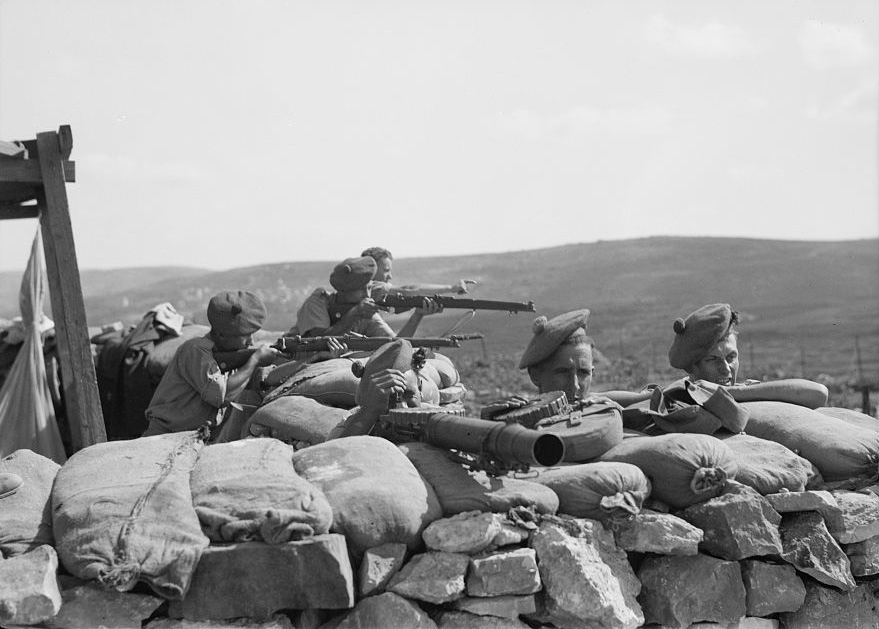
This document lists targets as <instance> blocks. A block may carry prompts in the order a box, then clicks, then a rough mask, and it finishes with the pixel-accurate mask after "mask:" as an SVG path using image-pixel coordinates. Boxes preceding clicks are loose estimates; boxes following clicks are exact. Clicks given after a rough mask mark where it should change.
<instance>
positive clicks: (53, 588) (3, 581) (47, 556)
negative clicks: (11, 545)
mask: <svg viewBox="0 0 879 629" xmlns="http://www.w3.org/2000/svg"><path fill="white" fill-rule="evenodd" d="M57 570H58V555H57V554H55V549H54V548H52V547H51V546H47V545H43V546H37V547H36V548H35V549H33V550H31V551H28V552H26V553H24V554H21V555H16V556H15V557H10V558H8V559H4V560H2V561H0V626H3V627H7V626H10V625H35V624H37V623H40V622H42V621H44V620H48V619H49V618H51V617H52V616H54V615H55V614H57V613H58V611H59V610H60V609H61V592H60V591H59V590H58V581H57V580H56V578H55V573H56V572H57Z"/></svg>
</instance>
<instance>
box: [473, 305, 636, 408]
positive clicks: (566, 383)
mask: <svg viewBox="0 0 879 629" xmlns="http://www.w3.org/2000/svg"><path fill="white" fill-rule="evenodd" d="M588 319H589V310H587V309H585V308H584V309H582V310H574V311H572V312H566V313H564V314H560V315H558V316H557V317H553V318H552V319H547V318H546V317H538V318H537V319H535V320H534V324H533V325H532V333H533V336H532V337H531V340H530V342H529V343H528V346H527V347H526V348H525V351H524V352H523V353H522V358H521V360H520V361H519V369H527V370H528V377H529V378H531V382H532V383H534V386H536V387H537V389H538V391H539V392H540V393H548V392H550V391H563V392H564V393H565V396H566V397H567V400H568V402H569V403H571V404H572V405H574V406H578V405H587V404H590V403H594V402H599V401H600V402H615V403H618V404H620V405H622V406H625V405H628V404H631V403H633V402H636V401H640V400H642V399H648V398H649V397H650V394H649V393H644V394H640V393H630V392H628V391H607V392H602V393H600V394H598V395H596V394H591V393H590V390H591V387H592V375H593V373H594V371H595V367H594V365H593V349H594V347H595V344H594V342H593V341H592V337H590V336H588V335H587V334H586V323H587V321H588ZM528 402H529V400H527V399H525V398H523V397H521V396H513V397H511V398H508V399H506V400H500V401H498V402H493V403H492V404H488V405H486V406H485V407H483V409H482V411H481V415H482V417H483V418H486V419H489V418H491V417H494V416H495V415H498V414H500V413H503V412H505V411H508V410H512V409H515V408H519V407H521V406H524V405H525V404H527V403H528Z"/></svg>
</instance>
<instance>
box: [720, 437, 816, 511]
mask: <svg viewBox="0 0 879 629" xmlns="http://www.w3.org/2000/svg"><path fill="white" fill-rule="evenodd" d="M715 436H716V437H718V438H719V439H721V440H723V443H724V444H726V445H727V446H728V447H729V449H730V450H732V453H733V457H734V458H735V461H736V465H737V466H738V472H736V481H738V482H739V483H741V484H743V485H747V486H748V487H751V488H752V489H756V490H757V491H758V492H759V493H760V494H762V495H764V496H765V495H767V494H775V493H778V492H780V491H785V490H787V491H805V490H806V489H811V488H813V487H817V486H818V485H820V483H821V482H822V478H821V473H820V472H818V470H817V468H816V467H815V466H814V465H812V464H811V463H810V462H809V461H807V460H806V459H804V458H803V457H801V456H798V455H797V454H796V453H794V452H792V451H791V450H790V449H789V448H786V447H785V446H783V445H781V444H780V443H775V442H774V441H768V440H766V439H760V438H759V437H754V436H752V435H744V434H736V435H734V434H731V433H729V432H723V431H722V432H719V433H717V435H715Z"/></svg>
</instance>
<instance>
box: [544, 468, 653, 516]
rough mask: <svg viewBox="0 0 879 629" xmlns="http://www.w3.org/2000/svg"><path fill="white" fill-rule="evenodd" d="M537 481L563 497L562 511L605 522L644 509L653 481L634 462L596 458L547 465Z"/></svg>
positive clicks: (560, 501) (633, 514)
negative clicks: (589, 460)
mask: <svg viewBox="0 0 879 629" xmlns="http://www.w3.org/2000/svg"><path fill="white" fill-rule="evenodd" d="M534 481H535V482H537V483H540V484H541V485H545V486H546V487H549V488H550V489H552V490H553V491H554V492H555V494H556V495H557V496H558V497H559V512H560V513H566V514H568V515H572V516H575V517H578V518H590V519H592V520H599V521H600V522H603V523H611V522H614V521H617V520H619V519H626V518H630V517H632V516H635V515H637V514H638V513H640V512H641V506H642V505H643V504H644V500H646V499H647V497H648V496H649V495H650V481H649V480H647V477H646V476H645V475H644V472H642V471H641V469H640V468H639V467H637V466H635V465H632V464H630V463H616V462H596V463H579V464H575V465H565V466H562V467H552V468H543V469H540V470H538V471H537V477H536V478H535V479H534Z"/></svg>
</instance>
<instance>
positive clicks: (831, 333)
mask: <svg viewBox="0 0 879 629" xmlns="http://www.w3.org/2000/svg"><path fill="white" fill-rule="evenodd" d="M394 266H395V269H394V270H395V282H396V283H398V284H406V283H412V282H417V281H420V282H431V283H440V282H446V283H447V282H451V281H455V280H457V279H460V278H472V279H475V280H477V281H478V282H479V284H478V286H476V287H475V288H474V289H473V290H472V296H474V297H479V298H484V299H504V300H515V301H528V300H533V301H534V302H535V304H536V305H537V309H538V313H540V314H546V315H548V316H552V315H555V314H558V313H560V312H564V311H567V310H571V309H574V308H582V307H588V308H590V309H591V310H592V316H591V319H590V333H591V334H592V335H593V337H594V338H595V340H596V344H597V345H598V347H599V348H600V349H601V350H602V351H603V352H604V354H605V355H607V356H608V357H609V358H611V359H620V358H623V359H631V360H634V361H639V362H641V363H644V364H646V365H647V368H648V373H662V372H663V371H664V370H665V369H664V366H665V365H666V361H665V353H666V351H667V349H668V345H669V344H670V343H671V338H672V331H671V325H672V322H673V321H674V319H675V318H676V317H683V316H685V315H686V314H687V313H688V312H690V311H692V310H693V309H695V308H696V307H698V306H700V305H702V304H705V303H712V302H720V301H722V302H729V303H731V304H733V307H734V308H737V309H738V310H739V311H740V314H741V315H742V319H743V324H742V325H741V336H740V350H741V352H742V362H743V365H744V368H745V371H746V372H748V373H749V374H753V375H757V372H758V371H759V372H760V373H761V374H767V373H771V372H773V370H775V371H778V372H783V373H785V374H786V375H799V373H801V372H802V373H805V375H806V376H807V377H815V376H816V375H817V374H820V373H827V374H831V375H834V376H840V375H845V374H852V375H853V377H857V376H858V375H859V374H858V360H857V358H858V351H859V352H860V367H861V373H862V374H863V375H864V377H866V378H870V379H873V380H876V379H877V377H879V240H875V239H873V240H858V241H847V242H792V241H781V240H758V239H738V238H679V237H651V238H642V239H635V240H624V241H599V242H595V243H585V244H571V245H565V246H560V247H553V248H547V249H535V250H527V251H513V252H508V253H500V254H482V255H470V256H455V257H431V258H408V259H407V258H401V259H398V260H396V261H395V265H394ZM331 267H332V265H331V264H330V263H326V262H290V263H283V264H269V265H261V266H254V267H243V268H233V269H230V270H227V271H220V272H211V271H205V270H202V269H194V268H166V267H162V268H150V269H120V270H111V271H84V272H83V273H82V283H83V292H84V296H85V302H86V310H87V314H88V319H89V324H90V325H100V324H102V323H108V322H112V321H115V320H122V321H123V322H125V323H134V322H136V321H137V320H139V319H140V318H141V317H142V316H143V314H144V313H145V312H147V311H148V310H149V309H150V308H151V307H152V306H154V305H155V304H157V303H161V302H163V301H170V302H171V303H172V304H174V306H175V307H176V308H177V310H178V311H180V312H181V313H183V314H184V315H185V316H186V317H187V318H188V319H189V320H191V321H193V322H197V323H205V322H206V320H205V316H204V309H205V306H206V304H207V301H208V299H209V298H210V296H211V295H212V294H213V293H215V292H216V291H218V290H222V289H229V288H243V289H248V290H252V291H254V292H257V293H258V294H260V295H261V296H262V297H263V299H264V300H265V301H266V304H267V307H268V310H269V318H268V321H267V325H266V328H267V329H274V330H286V329H288V328H289V327H290V326H292V325H293V323H294V322H295V318H296V310H297V308H298V307H299V305H300V304H301V303H302V301H303V300H304V299H305V298H306V297H307V296H308V294H309V293H310V292H311V291H312V290H314V289H315V288H316V287H318V286H327V285H328V281H327V278H328V276H329V272H330V271H331ZM7 275H10V274H0V304H3V306H4V307H3V308H0V316H5V317H9V316H12V315H14V314H16V312H15V309H14V307H15V305H16V304H17V298H16V292H17V284H18V281H20V278H17V279H15V281H14V282H12V281H11V279H10V278H9V277H6V276H7ZM10 305H11V306H12V307H11V308H10V307H9V306H10ZM462 312H463V311H460V310H458V311H453V310H447V311H446V312H445V313H443V314H442V315H438V316H434V317H430V318H428V319H426V320H425V322H424V323H423V324H422V327H421V328H420V333H421V334H424V335H438V334H440V333H442V332H444V331H445V330H447V329H448V328H449V327H450V326H451V325H452V324H453V323H454V322H455V321H456V320H457V319H458V317H460V316H461V314H462ZM389 319H390V320H391V322H392V325H394V326H395V327H399V325H401V324H402V321H404V320H405V315H402V316H401V315H396V316H392V317H389ZM532 320H533V316H532V315H530V314H520V315H507V314H502V313H488V312H480V313H478V314H477V316H476V317H475V318H474V319H473V320H472V321H469V322H467V323H466V324H465V325H464V326H462V328H461V331H479V332H482V333H484V334H485V335H486V340H485V344H484V345H480V344H478V343H476V344H471V346H470V347H468V348H466V349H462V350H458V351H462V352H465V353H471V354H472V353H481V354H482V356H483V357H484V358H490V357H491V356H492V355H493V354H500V353H508V354H509V353H518V352H520V351H521V348H522V346H523V344H524V343H525V342H526V341H527V339H528V337H529V333H530V332H529V331H530V326H531V322H532Z"/></svg>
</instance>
